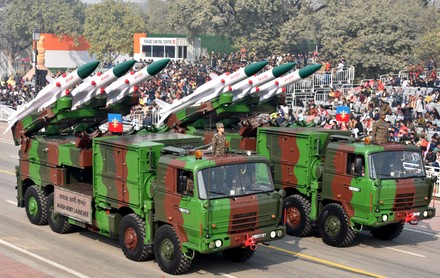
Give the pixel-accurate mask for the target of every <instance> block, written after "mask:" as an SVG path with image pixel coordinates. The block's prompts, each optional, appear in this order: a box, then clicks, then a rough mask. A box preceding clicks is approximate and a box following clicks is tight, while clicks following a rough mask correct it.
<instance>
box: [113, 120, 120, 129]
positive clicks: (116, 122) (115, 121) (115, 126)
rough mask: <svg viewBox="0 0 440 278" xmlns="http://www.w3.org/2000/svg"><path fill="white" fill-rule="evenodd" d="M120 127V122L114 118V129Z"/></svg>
mask: <svg viewBox="0 0 440 278" xmlns="http://www.w3.org/2000/svg"><path fill="white" fill-rule="evenodd" d="M118 125H119V122H118V120H116V118H113V127H114V128H117V127H118Z"/></svg>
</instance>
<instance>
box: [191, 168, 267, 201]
mask: <svg viewBox="0 0 440 278" xmlns="http://www.w3.org/2000/svg"><path fill="white" fill-rule="evenodd" d="M197 181H198V183H197V184H198V187H199V192H200V193H199V194H200V198H201V199H207V198H210V199H213V198H224V197H236V196H243V195H247V194H255V193H261V192H272V191H273V190H274V188H273V183H272V178H271V174H270V169H269V166H268V165H267V164H266V163H242V164H233V165H223V166H215V167H211V168H207V169H204V170H201V171H199V172H198V173H197Z"/></svg>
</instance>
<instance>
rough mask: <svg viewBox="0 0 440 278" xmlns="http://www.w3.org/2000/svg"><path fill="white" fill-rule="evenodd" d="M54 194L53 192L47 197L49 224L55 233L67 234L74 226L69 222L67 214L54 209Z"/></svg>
mask: <svg viewBox="0 0 440 278" xmlns="http://www.w3.org/2000/svg"><path fill="white" fill-rule="evenodd" d="M53 204H54V194H53V193H51V194H50V195H49V196H48V197H47V208H46V209H47V220H48V222H49V226H50V228H51V229H52V231H54V232H55V233H58V234H67V233H70V232H72V231H73V229H74V226H73V225H72V224H69V222H68V219H67V217H66V216H64V215H61V214H58V213H57V212H55V211H54V207H53Z"/></svg>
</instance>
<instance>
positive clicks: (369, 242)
mask: <svg viewBox="0 0 440 278" xmlns="http://www.w3.org/2000/svg"><path fill="white" fill-rule="evenodd" d="M4 126H5V125H4V124H3V123H0V133H1V134H0V192H1V193H0V212H1V213H0V277H169V276H170V275H165V274H164V273H163V272H162V271H161V270H160V268H159V267H158V265H157V264H156V263H155V262H154V261H150V262H142V263H136V262H132V261H130V260H128V259H126V258H125V257H124V255H123V254H122V251H121V250H120V248H119V246H118V243H117V241H115V240H112V239H108V238H105V237H103V236H99V235H97V234H94V233H92V232H89V231H85V230H79V231H76V232H74V233H71V234H67V235H60V234H56V233H53V232H52V231H51V230H50V228H49V227H48V226H35V225H32V224H30V223H29V221H28V220H27V218H26V214H25V211H24V209H21V208H17V207H16V204H15V188H14V187H15V175H14V167H15V165H16V164H17V160H18V157H17V153H18V148H17V147H15V146H14V145H12V144H11V137H10V135H9V134H6V135H3V131H4ZM438 203H439V204H440V201H438ZM439 234H440V216H437V217H435V218H434V219H432V220H429V221H424V222H422V223H420V224H419V225H418V226H410V225H407V226H406V227H405V230H404V231H403V233H402V235H401V236H400V237H399V238H398V239H396V240H394V241H390V242H386V241H378V240H375V239H373V238H372V237H371V236H370V234H369V233H368V232H361V233H360V234H359V235H358V236H357V239H356V241H355V243H354V245H353V246H351V247H348V248H334V247H330V246H327V245H325V244H324V243H323V242H322V241H321V239H320V238H319V237H318V236H311V237H308V238H296V237H286V238H285V239H283V240H281V241H278V242H274V243H272V245H271V246H269V247H267V246H259V247H258V250H257V252H256V253H255V255H254V257H253V258H252V259H251V260H249V261H248V262H246V263H241V264H235V263H230V262H229V261H227V260H225V259H224V258H223V257H222V256H221V255H210V256H199V257H196V259H195V261H194V263H193V266H192V268H191V269H190V272H189V273H188V274H186V275H182V276H183V277H197V276H199V277H214V276H217V277H218V276H220V277H221V276H224V277H231V278H232V277H243V278H247V277H252V278H255V277H399V278H400V277H437V276H438V274H439V273H440V264H439V261H440V243H439V241H438V236H439Z"/></svg>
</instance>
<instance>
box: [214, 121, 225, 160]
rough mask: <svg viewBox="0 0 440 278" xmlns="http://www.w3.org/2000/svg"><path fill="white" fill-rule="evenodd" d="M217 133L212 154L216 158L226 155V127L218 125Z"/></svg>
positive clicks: (221, 124)
mask: <svg viewBox="0 0 440 278" xmlns="http://www.w3.org/2000/svg"><path fill="white" fill-rule="evenodd" d="M216 126H217V133H216V134H215V135H214V137H213V138H212V152H213V154H214V156H219V155H224V154H225V148H226V135H225V126H224V125H223V123H217V125H216Z"/></svg>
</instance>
